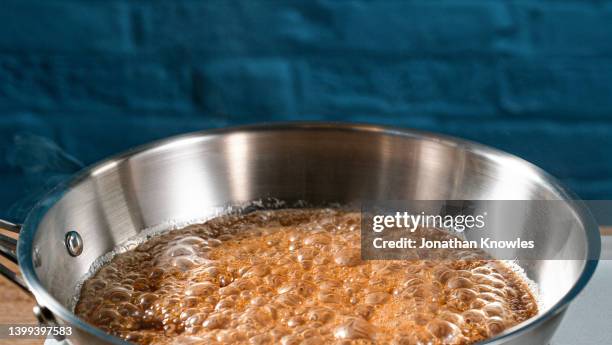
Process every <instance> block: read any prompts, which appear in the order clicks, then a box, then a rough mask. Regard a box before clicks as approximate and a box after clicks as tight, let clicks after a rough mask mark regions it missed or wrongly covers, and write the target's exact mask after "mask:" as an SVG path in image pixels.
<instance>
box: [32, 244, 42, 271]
mask: <svg viewBox="0 0 612 345" xmlns="http://www.w3.org/2000/svg"><path fill="white" fill-rule="evenodd" d="M32 263H34V267H40V264H41V262H40V249H38V247H34V254H32Z"/></svg>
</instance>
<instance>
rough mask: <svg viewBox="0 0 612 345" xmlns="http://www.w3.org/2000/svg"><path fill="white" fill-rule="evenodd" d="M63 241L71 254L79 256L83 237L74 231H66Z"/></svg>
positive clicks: (81, 250)
mask: <svg viewBox="0 0 612 345" xmlns="http://www.w3.org/2000/svg"><path fill="white" fill-rule="evenodd" d="M64 243H65V244H66V249H68V254H70V255H71V256H79V255H80V254H81V253H82V252H83V239H82V238H81V235H79V233H78V232H76V231H68V232H67V233H66V237H65V239H64Z"/></svg>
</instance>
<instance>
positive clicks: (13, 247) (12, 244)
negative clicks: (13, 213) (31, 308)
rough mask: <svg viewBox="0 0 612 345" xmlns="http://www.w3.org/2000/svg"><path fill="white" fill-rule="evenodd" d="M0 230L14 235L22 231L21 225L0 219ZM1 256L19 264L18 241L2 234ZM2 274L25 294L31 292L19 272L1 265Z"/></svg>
mask: <svg viewBox="0 0 612 345" xmlns="http://www.w3.org/2000/svg"><path fill="white" fill-rule="evenodd" d="M0 229H2V230H6V231H8V232H12V233H14V234H19V231H21V225H19V224H13V223H11V222H7V221H5V220H2V219H0ZM0 255H2V256H3V257H5V258H7V259H8V260H10V261H12V262H13V263H15V264H18V262H17V240H16V239H15V238H13V237H11V236H7V235H5V234H2V233H0ZM0 274H2V275H3V276H5V277H6V278H7V279H8V280H10V281H11V282H13V283H14V284H15V285H17V286H19V287H20V288H22V289H23V290H24V291H25V292H28V293H29V292H30V290H29V289H28V286H27V285H26V283H25V282H24V281H23V279H22V278H21V276H20V275H19V273H18V272H15V271H13V270H11V269H10V268H8V267H6V266H5V265H3V264H1V263H0Z"/></svg>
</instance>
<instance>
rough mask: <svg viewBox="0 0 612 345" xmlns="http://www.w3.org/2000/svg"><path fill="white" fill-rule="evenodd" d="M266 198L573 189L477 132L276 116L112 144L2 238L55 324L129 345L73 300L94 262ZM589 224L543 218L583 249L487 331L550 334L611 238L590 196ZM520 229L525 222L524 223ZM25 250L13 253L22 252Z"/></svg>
mask: <svg viewBox="0 0 612 345" xmlns="http://www.w3.org/2000/svg"><path fill="white" fill-rule="evenodd" d="M266 197H274V198H278V199H281V200H286V201H294V200H305V201H308V202H309V203H311V204H318V203H327V202H339V203H355V202H357V203H358V202H359V201H363V200H393V199H396V200H397V199H414V200H428V199H432V200H442V199H476V200H489V199H493V200H499V199H504V200H536V199H537V200H569V199H573V198H574V196H573V195H571V194H570V193H569V192H567V191H566V190H565V189H564V188H563V187H561V186H560V185H559V183H558V182H556V181H555V180H554V179H553V178H551V177H550V176H549V175H548V174H546V173H544V172H543V171H541V170H539V169H538V168H536V167H534V166H533V165H531V164H529V163H527V162H525V161H523V160H521V159H519V158H516V157H514V156H511V155H509V154H506V153H503V152H500V151H497V150H494V149H491V148H488V147H485V146H482V145H479V144H475V143H472V142H467V141H463V140H458V139H454V138H450V137H446V136H440V135H435V134H431V133H423V132H418V131H412V130H404V129H397V128H388V127H378V126H369V125H352V124H331V123H328V124H316V123H315V124H308V123H306V124H303V123H302V124H278V125H263V126H252V127H239V128H230V129H222V130H214V131H205V132H198V133H193V134H187V135H183V136H179V137H175V138H171V139H168V140H163V141H159V142H155V143H152V144H149V145H146V146H142V147H139V148H136V149H134V150H131V151H129V152H126V153H123V154H121V155H118V156H115V157H112V158H110V159H108V160H106V161H103V162H101V163H99V164H96V165H94V166H92V167H90V168H88V169H86V170H85V171H84V172H82V173H81V174H80V175H79V176H78V177H76V178H75V179H74V180H73V181H71V182H70V183H68V184H65V185H63V186H60V187H58V188H57V189H56V190H55V191H53V192H52V193H50V194H49V195H48V196H47V197H46V198H44V199H43V200H41V202H40V204H39V205H38V206H37V207H36V208H35V209H34V210H32V212H31V213H30V215H29V216H28V217H27V219H26V220H25V222H24V224H23V225H22V226H19V225H12V224H10V223H6V222H3V223H0V226H1V227H3V228H6V229H8V230H12V231H15V232H17V231H19V230H20V234H19V241H18V243H15V241H11V240H10V239H7V238H2V241H0V242H1V243H2V248H3V249H4V250H3V251H2V254H4V255H5V256H7V257H9V258H12V259H13V260H18V262H19V269H20V270H21V275H22V277H23V280H21V278H20V277H19V276H17V275H15V274H14V272H11V271H10V270H8V269H7V268H5V267H3V268H2V272H3V273H4V274H5V275H7V276H9V277H10V278H11V279H13V280H14V281H16V282H17V283H18V284H21V285H22V286H23V287H24V288H25V289H27V290H28V291H30V292H31V293H32V294H33V295H34V296H35V298H36V300H37V302H38V305H39V307H37V308H35V309H36V310H35V312H36V314H37V316H38V317H39V320H40V321H41V322H43V323H47V324H55V323H57V324H69V325H72V326H73V327H74V329H75V334H74V336H72V337H71V338H69V341H71V342H72V343H74V344H126V343H125V342H124V341H122V340H121V339H119V338H116V337H113V336H110V335H108V334H106V333H104V332H102V331H101V330H99V329H96V328H94V327H92V326H90V325H89V324H87V323H85V322H83V321H82V320H80V319H78V318H77V317H76V316H75V315H74V314H73V313H72V311H71V310H70V309H69V308H68V306H69V305H70V304H71V301H72V299H73V297H74V296H73V295H74V291H75V286H76V285H77V284H78V282H79V280H80V279H81V277H82V276H83V275H84V274H86V272H87V271H88V269H89V268H90V266H91V264H92V262H94V260H96V259H97V258H99V257H100V256H102V255H104V254H106V253H108V252H109V251H111V250H112V249H113V248H115V247H116V246H117V245H119V244H121V243H122V242H124V241H125V240H127V239H129V238H132V237H134V236H136V235H137V234H138V233H139V232H140V231H142V229H145V228H150V227H154V226H158V225H160V224H165V223H167V222H169V221H178V222H180V221H188V220H192V219H202V218H206V217H207V216H211V214H212V212H213V211H214V210H217V209H218V207H220V206H226V205H231V204H238V203H244V202H248V201H252V200H257V199H261V198H266ZM566 212H567V215H566V216H569V217H573V218H574V219H575V220H576V221H577V223H578V224H579V225H580V226H579V228H572V229H563V228H552V227H541V228H540V230H539V231H543V232H545V233H546V236H548V237H549V238H551V242H553V241H554V239H555V238H568V237H570V236H569V234H568V233H567V232H570V231H571V232H572V235H573V237H574V238H576V240H575V241H573V242H572V244H571V250H573V251H574V254H575V255H576V257H579V258H582V259H580V260H543V261H537V262H531V263H529V264H525V265H524V268H525V270H526V273H527V275H528V276H529V277H530V278H531V279H533V280H534V281H535V282H537V283H538V284H539V286H540V289H541V292H542V295H543V296H545V298H544V299H543V300H542V309H543V310H542V312H541V314H540V315H539V316H538V317H536V318H533V319H531V320H529V321H527V322H525V323H523V324H520V325H518V326H516V327H514V328H512V329H510V330H507V331H506V332H504V333H502V334H500V335H498V336H497V337H495V338H493V339H490V340H488V341H486V342H485V343H487V344H523V345H525V344H547V343H548V341H549V340H550V338H551V336H552V334H553V332H554V331H555V329H556V328H557V326H558V324H559V322H560V320H561V318H562V317H563V314H564V313H565V311H566V309H567V306H568V304H569V303H570V302H571V301H572V299H574V298H575V297H576V295H577V294H578V293H579V292H580V291H581V290H582V289H583V288H584V286H585V284H586V283H587V282H588V280H589V279H590V277H591V275H592V274H593V271H594V269H595V266H596V264H597V260H596V259H597V258H598V257H599V250H600V237H599V232H598V228H597V226H596V224H595V223H594V221H593V219H592V218H591V216H590V215H589V213H588V212H587V211H585V210H584V209H583V208H582V207H581V206H580V205H579V204H572V206H571V207H568V208H567V210H566ZM517 232H520V229H518V227H517ZM15 249H16V254H15Z"/></svg>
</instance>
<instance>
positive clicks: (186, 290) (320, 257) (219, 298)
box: [76, 209, 537, 345]
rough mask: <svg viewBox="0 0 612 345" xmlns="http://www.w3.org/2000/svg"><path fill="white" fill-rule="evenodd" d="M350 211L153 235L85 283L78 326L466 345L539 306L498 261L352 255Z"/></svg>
mask: <svg viewBox="0 0 612 345" xmlns="http://www.w3.org/2000/svg"><path fill="white" fill-rule="evenodd" d="M359 217H360V215H359V213H353V212H344V211H339V210H333V209H313V210H278V211H258V212H254V213H250V214H248V215H241V216H239V215H233V216H232V215H230V216H223V217H219V218H216V219H213V220H210V221H208V222H206V223H204V224H200V225H193V226H189V227H187V228H185V229H182V230H176V231H172V232H169V233H166V234H164V235H161V236H158V237H155V238H153V239H151V240H149V241H148V242H146V243H144V244H142V245H140V246H138V247H137V248H136V249H135V250H132V251H129V252H126V253H123V254H119V255H117V256H116V257H115V258H114V259H113V260H112V261H111V262H110V263H109V264H107V265H106V266H104V267H103V268H102V269H101V270H100V271H99V272H98V273H97V274H96V275H95V276H94V277H92V278H91V279H89V280H87V281H86V282H85V284H84V285H83V288H82V291H81V297H80V301H79V303H78V305H77V307H76V312H77V314H78V315H79V316H80V317H82V318H83V319H85V320H87V321H88V322H90V323H92V324H94V325H96V326H98V327H100V328H102V329H104V330H106V331H107V332H109V333H112V334H115V335H118V336H121V337H123V338H125V339H128V340H130V341H132V342H135V343H139V344H283V345H289V344H306V345H308V344H397V345H400V344H401V345H413V344H471V343H474V342H477V341H480V340H483V339H486V338H488V337H491V336H494V335H495V334H497V333H499V332H502V331H503V330H504V329H506V328H508V327H511V326H513V325H515V324H517V323H519V322H521V321H524V320H526V319H528V318H530V317H532V316H534V315H535V314H536V313H537V303H536V301H535V299H534V298H533V296H532V294H531V293H530V290H529V288H528V287H527V285H526V284H525V283H524V282H523V281H522V280H521V278H520V277H519V276H518V275H516V274H515V273H514V272H512V271H511V270H510V269H509V268H508V267H506V266H505V265H504V264H503V263H501V262H499V261H495V260H472V261H439V260H435V261H428V260H403V261H361V260H360V250H359V245H360V218H359Z"/></svg>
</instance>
